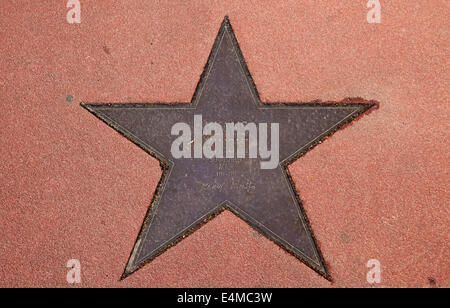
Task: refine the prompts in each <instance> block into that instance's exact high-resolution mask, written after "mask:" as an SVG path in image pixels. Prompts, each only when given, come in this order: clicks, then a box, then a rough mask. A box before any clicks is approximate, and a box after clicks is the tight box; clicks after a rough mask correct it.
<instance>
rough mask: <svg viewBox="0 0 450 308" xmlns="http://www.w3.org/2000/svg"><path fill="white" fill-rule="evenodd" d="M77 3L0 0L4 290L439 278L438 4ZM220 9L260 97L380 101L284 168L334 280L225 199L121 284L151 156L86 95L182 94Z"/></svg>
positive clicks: (443, 47) (444, 75)
mask: <svg viewBox="0 0 450 308" xmlns="http://www.w3.org/2000/svg"><path fill="white" fill-rule="evenodd" d="M80 2H81V23H79V24H70V23H68V22H67V20H66V14H67V12H68V10H69V9H68V8H67V7H66V4H67V1H61V0H58V1H57V0H42V1H25V0H14V1H12V0H2V1H1V2H0V16H1V18H0V43H1V44H0V67H1V72H0V106H1V113H0V157H1V159H0V187H1V189H0V287H80V286H81V287H448V286H449V284H450V275H449V274H450V268H449V260H448V255H449V248H450V247H449V225H450V224H449V223H450V221H449V217H450V216H449V202H450V196H449V171H448V167H449V161H450V157H449V153H450V147H449V133H448V132H449V91H448V90H449V86H448V84H449V66H448V65H449V47H450V46H449V41H448V36H449V33H448V30H449V21H448V12H449V8H450V5H449V3H448V2H446V1H439V0H431V1H422V2H417V1H416V2H411V1H406V0H396V1H394V0H392V1H389V0H385V1H380V2H381V17H382V19H381V23H380V24H374V23H368V21H367V19H366V15H367V12H368V11H369V9H368V8H367V7H366V5H367V0H339V1H337V0H336V1H335V0H333V1H313V0H307V1H261V0H258V1H212V0H204V1H199V0H194V1H178V0H171V1H156V0H155V1H138V0H118V1H106V0H95V1H94V0H82V1H80ZM225 15H228V16H229V18H230V22H231V24H232V26H233V29H234V31H235V34H236V37H237V39H238V42H239V44H240V47H241V49H242V52H243V55H244V57H245V59H246V62H247V65H248V67H249V70H250V72H251V74H252V76H253V78H254V81H255V84H256V87H257V89H258V91H259V94H260V96H261V99H262V100H263V101H265V102H310V101H314V100H322V101H341V100H342V99H344V98H347V97H361V98H364V99H367V100H376V101H378V102H379V108H378V109H377V110H375V111H373V112H371V113H370V114H368V115H365V116H364V117H362V118H361V119H360V120H358V121H356V122H354V123H352V125H350V126H348V127H346V128H345V129H343V130H341V131H339V132H337V133H336V134H334V135H333V136H332V137H331V138H329V139H328V140H326V141H325V142H324V143H323V144H321V145H319V146H318V147H316V148H315V149H313V150H312V151H311V152H309V153H308V154H306V156H304V157H302V158H300V159H299V160H298V161H296V162H295V163H294V164H293V165H291V166H290V171H291V174H292V176H293V179H294V181H295V184H296V187H297V190H298V192H299V194H300V197H301V199H302V201H303V205H304V208H305V211H306V213H307V215H308V218H309V221H310V223H311V227H312V230H313V232H314V235H315V237H316V239H317V242H318V246H319V248H320V250H321V252H322V254H323V257H324V259H325V262H326V264H327V266H328V269H329V271H330V274H331V276H332V278H333V282H330V281H328V280H326V279H324V278H323V277H321V276H319V275H318V274H317V273H316V272H314V271H313V270H311V269H310V268H308V267H307V266H306V265H305V264H303V263H302V262H300V261H299V260H298V259H296V258H295V257H293V256H291V255H290V254H288V253H286V252H285V251H284V250H282V249H281V248H279V247H278V246H277V245H276V244H274V243H273V242H271V241H270V240H268V239H266V238H265V237H263V236H261V235H260V234H259V233H257V232H255V231H254V230H253V229H252V228H251V227H250V226H248V225H247V224H246V223H245V222H244V221H242V220H240V219H239V218H237V217H236V216H234V214H232V213H231V212H224V213H222V214H220V215H219V216H218V217H216V218H214V219H213V220H212V221H210V222H209V223H208V224H206V225H204V226H203V227H201V228H200V229H199V230H197V231H196V232H195V233H193V234H192V235H190V236H189V237H188V238H186V239H185V240H183V241H181V242H180V243H179V244H177V245H176V246H174V247H172V248H170V249H169V250H167V251H166V252H165V253H164V254H162V255H161V256H159V257H158V258H157V259H156V260H154V261H153V262H151V263H150V264H148V265H146V266H145V267H144V268H142V269H141V270H139V271H138V272H136V273H134V274H133V275H131V276H130V277H128V278H126V279H125V280H123V281H119V278H120V276H121V274H122V272H123V270H124V267H125V265H126V262H127V260H128V257H129V255H130V251H131V249H132V248H133V246H134V242H135V240H136V237H137V234H138V232H139V229H140V227H141V224H142V221H143V218H144V216H145V213H146V211H147V208H148V206H149V203H150V201H151V199H152V196H153V192H154V190H155V187H156V185H157V183H158V181H159V178H160V176H161V169H160V167H159V163H158V162H157V160H155V159H153V158H152V157H150V156H149V155H148V154H146V153H145V152H144V151H142V150H141V149H139V148H138V147H137V146H135V145H133V144H132V143H131V142H129V141H128V140H126V139H125V138H124V137H122V136H121V135H119V134H118V133H117V132H116V131H114V130H113V129H111V128H110V127H108V126H107V125H105V124H104V123H102V122H101V121H99V120H98V119H97V118H95V117H93V116H92V115H91V114H90V113H89V112H87V111H86V110H85V109H83V108H82V107H81V106H80V102H174V101H186V102H187V101H190V100H191V97H192V94H193V93H194V90H195V87H196V85H197V82H198V80H199V77H200V74H201V73H202V70H203V67H204V65H205V63H206V61H207V58H208V55H209V52H210V50H211V48H212V44H213V42H214V40H215V38H216V35H217V31H218V30H219V27H220V24H221V22H222V20H223V18H224V16H225ZM70 259H77V260H79V261H80V264H81V277H82V281H81V283H80V284H75V285H72V284H69V283H68V282H67V280H66V274H67V272H68V271H69V269H68V268H67V267H66V264H67V261H68V260H70ZM370 259H376V260H378V261H379V262H380V264H381V281H380V283H369V282H368V281H367V277H366V276H367V273H368V272H369V271H370V268H368V267H367V262H368V261H369V260H370Z"/></svg>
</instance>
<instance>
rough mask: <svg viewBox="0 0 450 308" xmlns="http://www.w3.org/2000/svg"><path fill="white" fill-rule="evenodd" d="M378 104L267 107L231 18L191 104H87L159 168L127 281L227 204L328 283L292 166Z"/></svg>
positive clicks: (356, 102) (348, 102)
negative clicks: (158, 164)
mask: <svg viewBox="0 0 450 308" xmlns="http://www.w3.org/2000/svg"><path fill="white" fill-rule="evenodd" d="M375 105H376V103H375V102H374V101H366V100H363V99H347V100H345V101H342V102H339V103H336V102H333V103H332V102H328V103H321V102H312V103H262V102H261V100H260V98H259V95H258V92H257V90H256V87H255V85H254V82H253V80H252V78H251V76H250V73H249V71H248V68H247V65H246V64H245V61H244V58H243V56H242V53H241V50H240V48H239V45H238V43H237V40H236V37H235V35H234V32H233V30H232V28H231V25H230V23H229V20H228V18H227V17H225V19H224V21H223V23H222V26H221V28H220V30H219V33H218V35H217V38H216V40H215V43H214V46H213V48H212V51H211V53H210V56H209V59H208V61H207V64H206V66H205V68H204V71H203V73H202V76H201V77H200V81H199V83H198V85H197V88H196V90H195V94H194V96H193V98H192V101H191V102H190V103H139V104H133V103H131V104H130V103H118V104H103V103H95V104H84V103H83V104H82V106H83V107H84V108H86V109H87V110H89V111H90V112H91V113H93V114H94V115H95V116H97V117H98V118H100V119H101V120H103V121H104V122H105V123H107V124H108V125H110V126H111V127H113V128H114V129H115V130H117V131H118V132H119V133H121V134H122V135H123V136H125V137H126V138H128V139H129V140H130V141H132V142H133V143H135V144H136V145H138V146H139V147H140V148H142V149H143V150H144V151H146V152H147V153H149V154H150V155H151V156H153V157H155V158H156V159H158V160H159V161H160V164H161V168H162V170H163V175H162V177H161V180H160V182H159V184H158V186H157V188H156V191H155V194H154V197H153V200H152V202H151V204H150V206H149V209H148V211H147V214H146V216H145V219H144V222H143V224H142V227H141V230H140V233H139V235H138V237H137V240H136V243H135V245H134V248H133V250H132V252H131V254H130V257H129V260H128V263H127V265H126V267H125V271H124V273H123V275H122V279H123V278H125V277H127V276H128V275H130V274H132V273H133V272H135V271H136V270H138V269H139V268H141V267H142V266H144V265H145V264H147V263H148V262H150V261H151V260H153V259H154V258H156V257H157V256H158V255H160V254H161V253H163V252H164V251H165V250H167V249H168V248H169V247H171V246H173V245H174V244H176V243H177V242H178V241H180V240H182V239H183V238H185V237H186V236H187V235H189V234H190V233H192V232H193V231H195V230H196V229H198V228H199V227H200V226H201V225H202V224H204V223H206V222H207V221H208V220H210V219H211V218H213V217H214V216H216V215H217V214H219V213H221V212H222V211H223V210H229V211H231V212H232V213H234V214H235V215H237V216H238V217H240V218H241V219H243V220H244V221H246V222H247V223H248V224H250V225H251V226H252V227H253V228H254V229H256V230H257V231H258V232H260V233H262V234H263V235H265V236H266V237H267V238H269V239H270V240H272V241H273V242H275V243H276V244H278V245H279V246H280V247H282V248H283V249H285V250H286V251H288V252H289V253H291V254H292V255H294V256H295V257H297V258H298V259H300V260H301V261H303V262H304V263H305V264H306V265H308V266H309V267H311V268H312V269H314V270H315V271H316V272H318V273H319V274H320V275H322V276H324V277H325V278H327V279H331V278H330V275H329V273H328V271H327V268H326V265H325V262H324V259H323V257H322V255H321V253H320V251H319V249H318V246H317V244H316V241H315V238H314V236H313V233H312V231H311V228H310V226H309V222H308V220H307V218H306V214H305V211H304V209H303V207H302V204H301V201H300V198H299V196H298V194H297V192H296V189H295V187H294V183H293V180H292V178H291V176H290V174H289V170H288V165H289V164H291V163H292V162H294V161H295V160H297V159H298V158H299V157H300V156H302V155H304V154H305V153H306V152H307V151H309V150H311V149H312V148H313V147H314V146H315V145H317V144H319V143H320V142H321V141H322V140H324V139H325V138H327V137H328V136H330V135H331V134H333V133H334V132H335V131H337V130H338V129H340V128H341V127H343V126H344V125H346V124H348V123H349V122H351V121H352V120H354V119H355V118H357V117H359V116H361V115H362V114H363V113H365V112H366V111H368V110H369V109H370V108H371V107H373V106H375Z"/></svg>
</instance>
